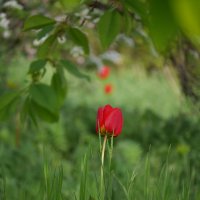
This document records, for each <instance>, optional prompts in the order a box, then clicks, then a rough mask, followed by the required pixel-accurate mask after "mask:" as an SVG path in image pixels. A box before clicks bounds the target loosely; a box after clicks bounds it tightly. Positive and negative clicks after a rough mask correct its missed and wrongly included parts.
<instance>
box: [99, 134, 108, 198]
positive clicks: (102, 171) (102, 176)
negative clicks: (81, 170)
mask: <svg viewBox="0 0 200 200" xmlns="http://www.w3.org/2000/svg"><path fill="white" fill-rule="evenodd" d="M106 142H107V134H105V136H104V140H103V146H102V150H101V183H100V186H101V187H100V189H101V191H100V192H101V193H100V196H101V200H103V199H104V187H103V185H104V184H103V183H104V157H105V150H106Z"/></svg>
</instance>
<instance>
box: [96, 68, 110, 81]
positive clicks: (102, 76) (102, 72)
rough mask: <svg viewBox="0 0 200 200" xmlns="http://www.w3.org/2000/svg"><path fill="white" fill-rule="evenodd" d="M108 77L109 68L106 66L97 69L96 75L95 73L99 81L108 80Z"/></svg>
mask: <svg viewBox="0 0 200 200" xmlns="http://www.w3.org/2000/svg"><path fill="white" fill-rule="evenodd" d="M109 75H110V68H109V67H108V66H103V67H101V68H100V69H99V71H98V73H97V76H98V77H99V78H100V79H106V78H108V77H109Z"/></svg>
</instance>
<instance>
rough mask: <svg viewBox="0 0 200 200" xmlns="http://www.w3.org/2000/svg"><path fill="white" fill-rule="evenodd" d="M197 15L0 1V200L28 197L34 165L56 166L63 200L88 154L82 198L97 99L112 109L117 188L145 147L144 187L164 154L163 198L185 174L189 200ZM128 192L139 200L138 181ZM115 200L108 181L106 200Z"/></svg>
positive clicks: (194, 169) (192, 9)
mask: <svg viewBox="0 0 200 200" xmlns="http://www.w3.org/2000/svg"><path fill="white" fill-rule="evenodd" d="M199 9H200V3H199V1H198V0H191V1H187V0H182V1H180V0H173V1H172V0H167V1H162V0H150V1H145V0H141V1H140V0H126V1H122V0H112V1H111V0H103V1H93V0H84V1H79V0H72V1H67V0H60V1H57V0H42V1H38V0H34V1H27V0H19V1H4V0H0V40H1V45H0V95H1V98H0V119H1V123H0V160H1V162H0V186H1V187H0V188H1V190H0V199H1V196H2V194H3V190H4V185H6V186H5V187H6V191H9V192H6V196H7V199H12V200H15V199H16V200H18V199H23V198H24V199H36V198H37V196H38V193H39V191H40V188H41V185H42V184H41V183H42V181H43V178H44V177H43V176H44V175H43V165H44V162H45V159H46V158H47V159H48V161H49V162H50V163H51V166H52V167H58V166H60V165H62V166H63V188H62V196H63V199H73V198H74V196H75V195H77V196H78V191H79V185H80V184H79V183H80V177H81V171H80V168H81V160H82V158H83V157H84V155H85V153H86V152H88V151H89V155H90V156H89V157H90V159H89V160H90V162H89V179H90V184H91V185H90V187H91V191H90V193H91V199H92V197H93V196H95V192H96V188H97V187H96V185H95V183H96V182H95V181H94V179H95V177H96V174H97V173H98V170H99V166H100V163H99V159H98V158H99V155H98V152H99V147H98V145H99V141H98V137H97V135H96V134H95V122H96V111H97V108H98V107H99V106H102V105H104V104H107V103H109V104H111V105H113V106H115V107H116V106H117V107H120V108H122V110H123V116H124V127H123V132H122V134H121V135H120V137H118V138H116V139H115V140H114V157H113V169H114V171H115V173H116V176H117V177H119V179H120V181H121V182H122V183H123V184H126V181H127V180H128V178H127V177H130V176H131V173H132V170H134V171H136V172H137V174H139V175H138V177H143V174H144V170H143V169H144V166H145V158H146V157H147V152H150V153H149V154H150V156H149V160H150V166H151V174H150V178H149V179H150V182H151V183H152V182H154V181H155V180H154V179H155V177H157V176H159V173H161V175H160V176H161V177H162V172H161V169H162V167H163V163H165V162H166V160H167V159H169V166H168V167H169V169H173V170H174V171H175V175H174V176H172V178H171V180H172V183H171V185H172V186H173V188H172V189H171V191H173V192H172V195H176V193H177V191H179V190H180V188H181V186H182V184H183V180H184V179H185V178H187V177H188V176H191V182H192V183H191V185H192V187H191V192H190V194H189V199H199V197H200V194H199V191H198V188H199V184H200V174H199V172H198V169H199V167H200V162H199V160H200V156H199V155H200V147H199V139H200V136H199V131H200V130H199V129H200V128H199V122H200V117H199V111H198V110H199V95H200V93H199V75H200V70H199V65H200V62H199V45H200V44H199V41H200V26H199V24H200V21H199V20H200V16H199V15H200V13H199ZM103 66H108V67H109V69H110V75H109V76H108V77H107V78H106V79H101V78H100V77H99V76H98V74H99V72H100V71H101V69H102V67H103ZM108 84H109V85H110V88H111V89H109V90H106V91H107V92H106V91H105V86H106V85H108ZM49 122H50V123H49ZM169 152H170V153H169ZM168 154H169V158H168ZM141 166H142V167H141ZM188 174H189V175H188ZM92 180H93V181H92ZM4 182H6V184H4ZM157 184H159V182H158V183H157ZM150 185H151V184H150ZM161 185H162V183H161ZM169 185H170V184H169ZM163 187H164V186H163ZM135 188H136V189H135V190H134V191H135V192H134V193H133V196H134V197H132V198H131V199H148V198H146V197H145V196H142V195H140V194H141V193H140V191H142V190H143V189H142V188H143V183H142V181H141V180H140V179H139V178H138V179H137V178H136V183H135ZM163 190H164V188H163ZM37 191H38V193H37ZM74 194H75V195H74ZM183 196H184V194H183ZM124 198H125V197H124V192H123V189H122V188H121V186H120V184H119V181H117V179H116V180H115V181H114V183H113V199H116V200H117V199H124ZM170 198H171V199H176V197H175V196H170V197H169V199H170ZM149 199H150V197H149ZM180 199H184V198H180ZM185 199H186V198H185Z"/></svg>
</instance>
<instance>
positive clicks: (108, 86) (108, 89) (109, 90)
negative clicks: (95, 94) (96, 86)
mask: <svg viewBox="0 0 200 200" xmlns="http://www.w3.org/2000/svg"><path fill="white" fill-rule="evenodd" d="M112 91H113V86H112V84H106V85H105V86H104V92H105V93H106V94H110V93H112Z"/></svg>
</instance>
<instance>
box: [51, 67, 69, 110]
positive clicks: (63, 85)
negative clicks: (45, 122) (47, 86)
mask: <svg viewBox="0 0 200 200" xmlns="http://www.w3.org/2000/svg"><path fill="white" fill-rule="evenodd" d="M51 87H52V88H53V90H54V92H55V93H56V96H57V98H58V101H59V105H60V106H61V105H62V104H63V102H64V100H65V96H66V93H67V81H66V79H65V76H64V73H63V72H62V71H61V72H56V73H54V75H53V76H52V79H51Z"/></svg>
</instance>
